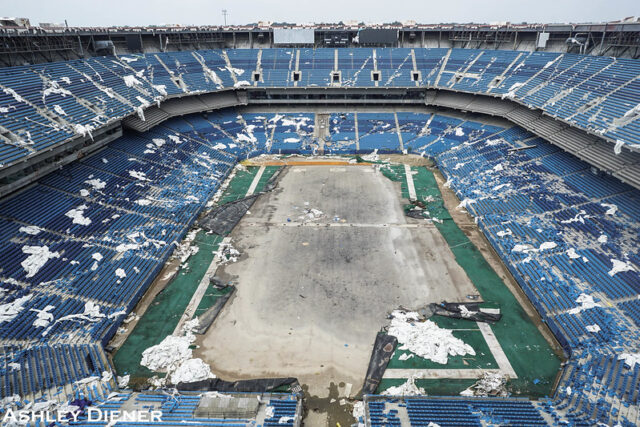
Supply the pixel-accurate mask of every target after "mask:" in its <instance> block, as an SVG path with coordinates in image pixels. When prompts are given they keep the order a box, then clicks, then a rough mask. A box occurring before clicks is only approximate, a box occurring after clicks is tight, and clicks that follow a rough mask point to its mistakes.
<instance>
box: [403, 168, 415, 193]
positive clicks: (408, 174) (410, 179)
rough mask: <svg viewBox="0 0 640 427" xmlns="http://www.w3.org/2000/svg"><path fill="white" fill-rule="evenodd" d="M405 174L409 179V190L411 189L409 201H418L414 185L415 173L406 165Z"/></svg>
mask: <svg viewBox="0 0 640 427" xmlns="http://www.w3.org/2000/svg"><path fill="white" fill-rule="evenodd" d="M404 174H405V176H406V177H407V188H408V189H409V200H417V197H416V187H415V185H413V172H411V166H409V165H404Z"/></svg>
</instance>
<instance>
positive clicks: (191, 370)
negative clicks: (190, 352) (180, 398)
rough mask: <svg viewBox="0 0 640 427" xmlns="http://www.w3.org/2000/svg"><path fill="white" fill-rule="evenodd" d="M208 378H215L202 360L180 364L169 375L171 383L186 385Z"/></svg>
mask: <svg viewBox="0 0 640 427" xmlns="http://www.w3.org/2000/svg"><path fill="white" fill-rule="evenodd" d="M209 378H215V375H213V373H212V372H211V368H210V367H209V365H207V364H206V363H204V362H203V361H202V359H198V358H196V359H189V360H186V361H185V362H184V363H182V364H181V365H180V366H178V368H177V369H176V370H175V371H174V372H173V373H172V374H171V383H172V384H178V383H188V382H193V381H202V380H207V379H209Z"/></svg>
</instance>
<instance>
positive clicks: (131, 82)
mask: <svg viewBox="0 0 640 427" xmlns="http://www.w3.org/2000/svg"><path fill="white" fill-rule="evenodd" d="M122 80H124V84H125V85H127V87H134V86H135V85H141V84H142V83H140V80H138V79H136V76H134V75H133V74H130V75H128V76H123V77H122Z"/></svg>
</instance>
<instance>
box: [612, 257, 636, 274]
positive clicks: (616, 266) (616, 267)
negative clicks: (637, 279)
mask: <svg viewBox="0 0 640 427" xmlns="http://www.w3.org/2000/svg"><path fill="white" fill-rule="evenodd" d="M611 263H612V264H613V267H612V268H611V270H609V276H615V275H616V274H618V273H623V272H625V271H635V270H636V269H635V267H634V266H633V265H631V263H630V262H629V261H620V260H617V259H611Z"/></svg>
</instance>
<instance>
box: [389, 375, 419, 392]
mask: <svg viewBox="0 0 640 427" xmlns="http://www.w3.org/2000/svg"><path fill="white" fill-rule="evenodd" d="M417 378H420V376H418V375H412V376H411V377H409V378H407V382H405V383H404V384H400V385H399V386H397V387H389V388H388V389H386V390H385V391H383V392H382V394H383V395H385V396H423V395H426V394H427V393H426V392H425V391H424V389H423V388H422V387H418V386H417V385H416V379H417Z"/></svg>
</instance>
